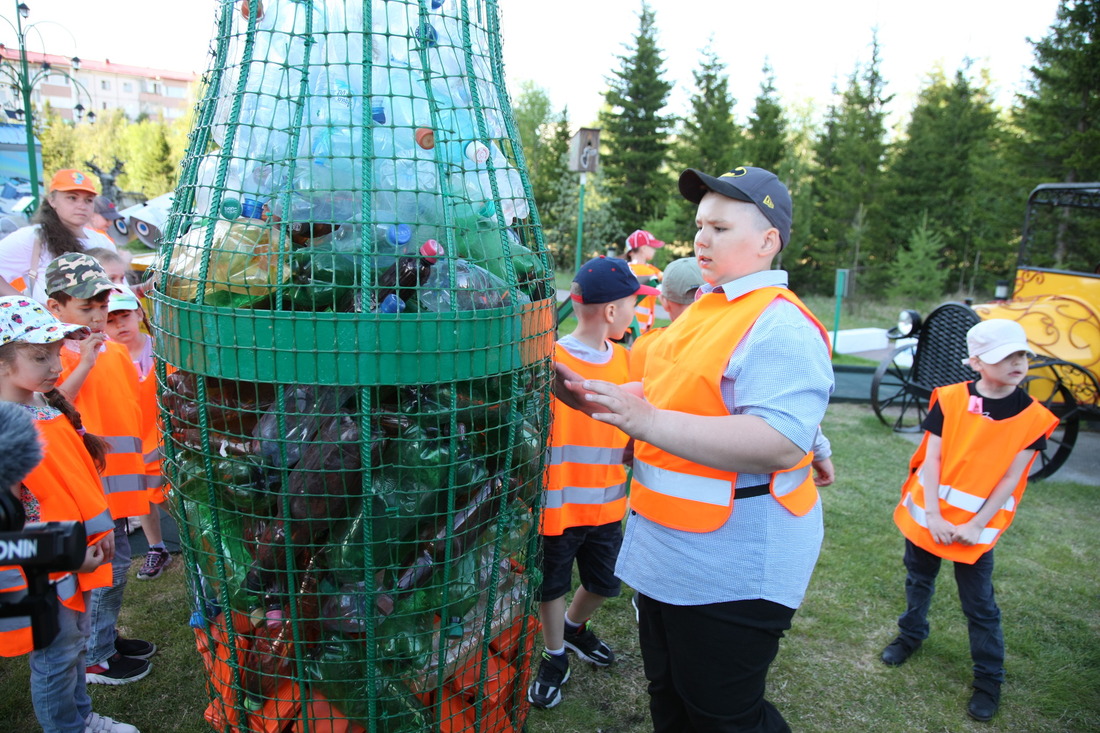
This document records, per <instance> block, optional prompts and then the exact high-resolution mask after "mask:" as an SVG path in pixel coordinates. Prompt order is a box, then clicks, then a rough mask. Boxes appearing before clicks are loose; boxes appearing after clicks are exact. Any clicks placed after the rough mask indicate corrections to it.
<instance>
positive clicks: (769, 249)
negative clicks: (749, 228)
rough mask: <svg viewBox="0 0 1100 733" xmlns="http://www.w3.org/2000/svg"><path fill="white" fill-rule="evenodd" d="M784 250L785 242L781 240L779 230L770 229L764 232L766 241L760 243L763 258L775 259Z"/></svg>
mask: <svg viewBox="0 0 1100 733" xmlns="http://www.w3.org/2000/svg"><path fill="white" fill-rule="evenodd" d="M782 248H783V240H781V239H780V238H779V230H778V229H776V228H775V227H769V228H768V229H767V230H766V231H765V232H764V240H763V241H762V242H761V243H760V255H761V256H762V257H774V256H775V255H777V254H779V250H781V249H782Z"/></svg>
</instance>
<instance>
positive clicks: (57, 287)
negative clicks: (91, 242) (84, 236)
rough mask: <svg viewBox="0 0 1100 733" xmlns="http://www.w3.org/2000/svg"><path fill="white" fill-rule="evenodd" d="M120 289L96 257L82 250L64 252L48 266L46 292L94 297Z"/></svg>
mask: <svg viewBox="0 0 1100 733" xmlns="http://www.w3.org/2000/svg"><path fill="white" fill-rule="evenodd" d="M106 290H118V286H117V285H115V284H114V283H113V282H111V280H110V278H108V277H107V273H106V272H104V271H103V267H102V266H101V265H100V264H99V262H98V261H97V260H96V258H95V257H92V256H91V255H88V254H83V253H81V252H70V253H69V254H63V255H61V256H60V257H58V258H57V259H56V260H54V261H53V262H51V263H50V264H49V265H47V266H46V293H47V294H48V295H51V294H53V293H57V292H63V293H65V294H66V295H70V296H72V297H74V298H94V297H95V296H97V295H99V294H100V293H102V292H104V291H106Z"/></svg>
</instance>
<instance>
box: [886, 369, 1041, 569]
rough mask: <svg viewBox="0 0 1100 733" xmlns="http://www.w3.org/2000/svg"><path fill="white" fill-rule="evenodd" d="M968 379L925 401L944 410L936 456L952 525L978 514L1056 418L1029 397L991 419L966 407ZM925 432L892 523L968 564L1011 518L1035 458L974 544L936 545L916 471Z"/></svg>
mask: <svg viewBox="0 0 1100 733" xmlns="http://www.w3.org/2000/svg"><path fill="white" fill-rule="evenodd" d="M968 384H970V383H969V382H961V383H959V384H951V385H948V386H946V387H940V388H939V389H936V390H935V391H933V392H932V400H931V402H930V405H934V404H936V401H937V400H939V402H940V405H941V407H942V410H943V436H942V438H943V442H942V445H943V450H942V455H941V456H940V475H939V476H938V477H934V476H930V477H928V479H929V480H938V482H939V487H940V488H939V496H940V514H941V515H942V516H943V518H944V519H945V520H947V521H948V522H950V523H951V524H954V525H960V524H965V523H966V522H968V521H969V520H970V519H971V518H972V517H973V516H974V515H975V514H977V513H978V512H979V511H980V510H981V508H982V505H983V504H985V501H986V499H988V498H989V495H990V494H992V493H993V490H994V489H995V488H996V487H997V484H998V482H1000V480H1001V478H1002V477H1003V476H1004V475H1005V474H1006V473H1007V472H1008V469H1009V467H1010V466H1011V465H1012V462H1013V461H1014V460H1015V459H1016V456H1017V455H1018V454H1019V453H1020V451H1022V450H1024V449H1026V448H1027V446H1029V445H1031V444H1032V443H1034V442H1035V441H1036V440H1038V439H1039V437H1040V436H1046V437H1050V434H1051V433H1052V432H1054V428H1056V427H1057V426H1058V418H1057V417H1055V416H1054V414H1053V413H1051V411H1050V410H1048V409H1047V408H1045V407H1043V406H1042V405H1041V404H1039V403H1038V402H1035V401H1034V400H1032V402H1031V404H1030V405H1029V406H1028V407H1027V409H1025V410H1024V411H1023V412H1021V413H1019V414H1017V415H1013V416H1012V417H1010V418H1008V419H1007V420H991V419H989V418H987V417H984V416H983V415H976V414H974V413H972V412H970V411H969V410H968V409H967V407H968V405H969V401H970V391H969V389H968V387H967V385H968ZM928 436H929V433H928V432H925V434H924V439H923V440H922V441H921V444H920V446H919V447H918V448H917V450H916V452H915V453H914V454H913V457H912V459H910V461H909V477H908V478H907V479H906V480H905V484H904V485H903V486H902V487H901V501H900V502H898V505H897V507H896V508H895V509H894V523H895V524H897V525H898V529H900V530H901V533H902V534H903V535H905V537H906V539H908V540H909V541H910V542H912V543H913V544H914V545H917V546H918V547H921V548H923V549H925V550H927V551H928V552H931V553H932V554H933V555H937V556H939V557H942V558H944V559H945V560H954V561H955V562H962V563H966V564H968V565H973V564H974V563H975V562H977V561H978V558H980V557H981V556H982V555H984V554H985V553H986V552H988V551H989V550H991V549H993V546H994V545H995V544H997V540H999V539H1000V538H1001V535H1002V534H1003V533H1004V531H1005V530H1006V529H1008V525H1010V524H1012V520H1013V519H1015V517H1016V507H1017V506H1019V504H1020V498H1021V497H1022V496H1023V495H1024V490H1025V489H1026V488H1027V475H1028V472H1030V470H1031V464H1032V463H1033V462H1034V461H1035V453H1034V452H1033V454H1032V456H1031V461H1029V462H1028V464H1027V468H1025V469H1024V472H1023V474H1022V475H1021V476H1020V482H1019V483H1018V484H1017V485H1016V488H1015V489H1013V491H1012V495H1011V496H1009V497H1008V500H1007V501H1006V502H1005V503H1004V506H1002V507H1001V508H1000V510H998V511H997V513H996V514H994V515H993V518H992V519H991V520H990V521H989V524H988V525H986V527H985V529H983V530H982V532H981V535H980V536H979V539H978V542H977V544H974V545H963V544H960V543H958V542H953V543H951V544H949V545H940V544H936V541H935V540H933V539H932V533H931V532H929V531H928V523H927V521H926V519H925V514H924V484H923V483H921V473H922V468H923V466H924V459H925V452H926V450H927V447H928Z"/></svg>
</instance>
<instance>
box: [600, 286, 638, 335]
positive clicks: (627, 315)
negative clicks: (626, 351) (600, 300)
mask: <svg viewBox="0 0 1100 733" xmlns="http://www.w3.org/2000/svg"><path fill="white" fill-rule="evenodd" d="M637 302H638V296H636V295H628V296H626V297H625V298H619V299H618V300H616V301H612V302H611V303H608V305H610V306H612V307H613V308H614V312H613V313H612V315H611V327H610V328H609V329H608V334H607V335H608V337H609V338H612V339H615V340H618V339H621V338H622V337H623V336H625V335H626V331H627V329H628V328H630V324H631V323H633V322H634V304H635V303H637Z"/></svg>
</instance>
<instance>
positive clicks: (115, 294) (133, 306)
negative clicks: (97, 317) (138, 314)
mask: <svg viewBox="0 0 1100 733" xmlns="http://www.w3.org/2000/svg"><path fill="white" fill-rule="evenodd" d="M115 287H117V288H118V290H117V291H112V292H111V297H110V298H108V299H107V312H108V313H114V312H115V311H136V310H139V309H140V308H141V301H140V300H138V297H137V296H136V295H134V291H133V290H130V288H129V287H127V286H126V285H116V286H115Z"/></svg>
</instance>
